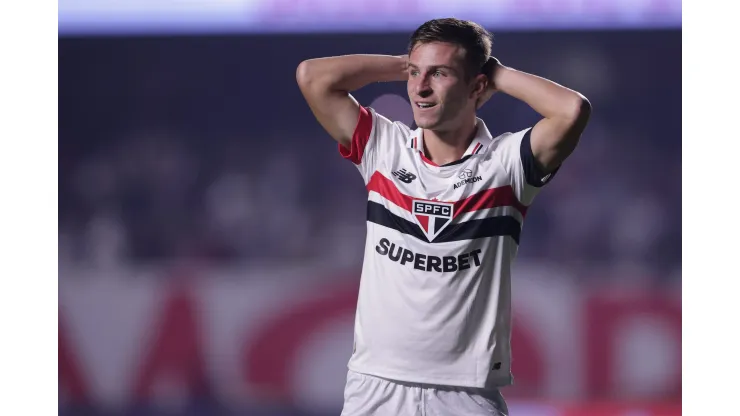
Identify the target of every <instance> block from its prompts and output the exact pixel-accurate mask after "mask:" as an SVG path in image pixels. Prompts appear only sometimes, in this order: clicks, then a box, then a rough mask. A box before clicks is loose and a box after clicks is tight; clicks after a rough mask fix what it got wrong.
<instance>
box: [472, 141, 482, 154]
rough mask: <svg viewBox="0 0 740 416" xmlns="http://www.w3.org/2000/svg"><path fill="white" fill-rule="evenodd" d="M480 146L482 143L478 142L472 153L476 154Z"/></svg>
mask: <svg viewBox="0 0 740 416" xmlns="http://www.w3.org/2000/svg"><path fill="white" fill-rule="evenodd" d="M480 147H481V144H480V143H476V145H475V147H474V148H473V151H472V152H470V153H471V154H475V152H477V151H478V149H480Z"/></svg>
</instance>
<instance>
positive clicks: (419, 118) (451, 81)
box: [407, 42, 485, 131]
mask: <svg viewBox="0 0 740 416" xmlns="http://www.w3.org/2000/svg"><path fill="white" fill-rule="evenodd" d="M484 88H485V85H483V84H482V83H481V82H480V79H479V78H477V77H476V78H474V79H470V80H466V76H465V50H464V49H463V48H462V47H460V46H458V45H453V44H449V43H441V42H433V43H424V44H419V45H417V46H416V47H414V49H413V50H412V51H411V54H410V55H409V80H408V85H407V89H408V94H409V100H410V101H411V107H412V109H413V112H414V121H416V125H417V126H419V127H421V128H424V129H430V130H439V131H443V130H452V129H456V128H457V127H458V126H460V125H461V124H462V123H463V122H465V121H466V120H468V119H470V116H471V114H475V102H476V99H477V98H478V97H479V96H480V95H481V93H482V92H483V89H484Z"/></svg>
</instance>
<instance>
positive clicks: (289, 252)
mask: <svg viewBox="0 0 740 416" xmlns="http://www.w3.org/2000/svg"><path fill="white" fill-rule="evenodd" d="M513 36H514V35H512V38H510V39H509V40H508V41H502V42H501V46H497V47H498V48H499V49H498V50H499V53H501V54H502V56H507V57H510V58H509V59H510V60H512V61H515V62H516V65H517V66H521V67H522V69H524V70H527V71H532V72H534V73H536V74H538V75H541V76H544V77H547V78H550V79H554V80H556V81H558V82H562V83H564V84H565V85H567V86H570V87H571V88H574V89H577V90H579V91H582V92H584V93H585V94H586V95H587V96H588V97H589V99H590V100H591V102H592V104H593V105H594V113H593V116H592V119H591V122H590V124H589V126H588V128H587V130H586V132H585V134H584V136H583V139H582V141H581V143H580V145H579V147H578V149H577V150H576V152H575V153H574V154H573V155H572V156H571V157H570V158H569V159H568V161H567V162H566V164H565V165H564V166H563V168H562V169H561V170H560V172H559V173H558V174H557V175H556V177H555V179H554V180H553V181H552V182H551V183H550V184H549V185H548V186H547V187H546V188H545V189H544V190H543V191H542V192H541V194H540V195H539V196H538V198H537V199H536V200H535V203H534V205H533V206H532V208H531V209H530V211H529V213H528V215H527V220H526V222H525V225H524V230H523V234H522V240H521V242H522V244H521V248H520V252H519V255H520V258H522V259H524V260H522V261H526V259H536V260H542V261H552V262H555V263H558V264H568V265H570V266H574V267H576V266H580V265H583V266H584V267H585V268H586V269H588V268H589V267H591V270H593V268H592V266H594V265H596V266H603V267H605V268H606V269H608V270H611V271H614V270H632V271H645V272H646V273H648V274H651V273H652V274H655V275H659V276H663V277H662V278H668V279H670V278H671V277H670V276H674V274H673V273H674V271H675V270H680V264H681V248H680V241H681V209H680V207H681V179H680V178H681V176H680V170H681V153H680V152H681V147H680V140H681V136H680V135H681V130H680V122H678V119H677V118H676V117H678V115H679V114H680V70H675V63H676V62H678V64H679V65H680V33H679V34H678V35H677V37H676V36H674V34H671V33H660V32H655V33H651V34H650V35H649V36H646V35H645V34H642V33H637V32H635V33H621V34H619V35H610V34H608V33H607V34H599V37H598V38H596V37H595V36H596V35H593V36H594V38H593V39H598V40H589V39H591V38H589V39H586V38H585V37H584V36H579V35H578V34H573V35H569V34H561V35H558V36H555V35H553V36H548V37H542V36H538V35H536V34H533V35H526V34H523V35H519V36H520V37H517V38H515V39H514V38H513ZM405 37H406V35H403V36H399V37H398V39H396V38H391V37H389V38H387V39H386V38H382V39H380V38H373V37H360V36H357V37H356V38H355V40H353V41H352V42H349V41H347V42H345V41H341V42H340V41H339V40H338V41H337V44H336V45H334V46H331V45H330V44H328V43H327V44H326V45H329V46H325V45H324V44H322V43H320V42H316V41H314V40H311V39H307V40H304V39H302V38H297V37H296V38H285V39H283V38H275V39H267V40H259V39H253V38H245V39H238V38H224V39H215V40H208V41H206V40H203V39H199V38H195V39H191V40H177V39H157V40H136V39H131V40H125V39H124V40H120V41H110V40H109V41H106V40H84V41H82V40H78V41H74V42H68V43H63V44H60V47H62V49H60V87H61V89H60V103H62V104H64V105H61V104H60V121H61V122H64V123H65V124H64V126H63V125H62V124H60V132H61V133H60V144H61V146H60V148H61V149H62V153H63V155H60V163H61V165H60V176H59V186H60V202H59V239H60V244H59V248H60V261H62V262H75V263H87V264H95V265H99V266H102V265H116V264H120V263H149V262H158V261H163V260H167V261H170V260H181V259H197V260H199V261H209V260H213V261H217V262H219V263H220V264H227V263H229V262H242V263H243V262H280V263H284V264H288V263H291V262H293V263H296V264H306V262H317V263H326V262H331V264H335V265H337V266H338V267H344V266H346V267H359V265H360V264H361V262H362V255H363V245H364V237H365V205H366V192H365V189H364V186H363V183H362V179H361V177H360V175H359V174H358V173H357V171H356V169H355V168H354V166H352V165H351V164H350V163H349V162H346V161H344V160H342V159H341V158H340V156H339V155H338V153H337V148H336V144H335V143H334V142H333V141H331V140H330V139H329V138H328V137H327V136H326V135H325V134H323V132H322V131H321V130H320V128H319V126H318V124H317V123H316V122H315V121H314V119H313V117H312V116H311V114H310V111H309V110H308V109H307V108H306V106H305V103H304V102H303V101H302V98H301V97H300V95H299V92H298V91H297V88H296V87H295V82H294V71H295V66H296V62H297V61H299V59H300V58H297V57H293V56H287V55H282V54H274V55H271V59H273V60H275V62H276V63H275V65H272V66H264V65H260V66H250V64H249V62H250V61H249V60H248V59H246V58H243V57H242V56H241V55H238V54H236V55H235V54H232V53H228V51H236V50H240V49H243V48H251V49H249V50H253V51H263V52H264V53H271V52H270V51H278V50H281V48H282V49H291V50H297V51H301V50H302V48H304V46H305V45H310V47H311V48H315V50H313V49H312V50H311V51H310V56H320V55H325V54H331V53H336V54H338V53H343V52H345V49H342V48H345V47H346V48H347V50H349V47H348V46H346V45H349V44H351V45H353V46H352V50H358V48H360V49H363V48H365V49H367V50H368V51H372V49H370V46H369V45H376V47H378V48H381V47H382V48H385V49H390V46H392V45H398V44H402V42H403V41H404V39H405ZM676 39H677V40H678V41H676ZM638 40H639V43H636V42H637V41H638ZM327 42H328V41H327ZM599 42H600V43H599ZM304 43H305V45H304ZM384 44H385V45H389V46H384ZM638 44H639V45H640V47H636V46H635V45H638ZM301 45H304V46H301ZM363 45H365V46H363ZM599 45H603V47H600V46H599ZM331 48H334V49H331ZM507 48H508V49H507ZM324 49H326V50H324ZM193 51H197V56H199V58H198V59H194V58H193V53H195V52H193ZM530 51H540V52H539V53H529V52H530ZM255 53H256V52H255ZM163 54H165V55H166V58H163V57H162V56H163ZM550 55H552V56H550ZM625 57H631V58H630V59H629V60H628V59H625ZM556 58H557V59H556ZM653 58H654V59H653ZM630 61H640V62H647V63H649V65H648V64H645V65H637V66H636V65H632V64H631V63H630ZM674 61H675V62H674ZM255 79H256V80H260V82H259V83H254V82H247V81H250V80H255ZM263 80H271V81H269V82H266V81H263ZM62 81H63V82H62ZM676 86H678V87H676ZM403 90H404V89H403V86H400V87H398V88H397V89H395V90H394V89H389V87H385V86H382V85H380V84H377V85H374V86H372V87H368V89H367V91H368V92H361V93H359V95H358V97H359V99H360V101H361V102H363V103H365V104H366V105H372V106H374V107H375V108H376V109H377V110H379V111H380V112H381V113H383V114H384V115H386V116H388V117H389V118H390V119H392V120H400V121H405V122H407V124H408V123H409V122H410V120H409V114H408V112H409V109H408V108H406V109H404V105H405V106H408V104H404V101H403V100H401V99H400V98H398V97H396V98H395V99H394V98H393V97H391V98H390V99H388V97H389V94H388V93H389V92H392V93H393V94H399V95H402V94H403ZM363 91H364V90H363ZM363 94H364V95H363ZM390 95H392V94H390ZM254 97H259V99H257V100H255V99H254ZM378 97H386V98H385V99H378ZM373 100H376V101H373ZM62 111H64V113H62ZM404 111H406V112H405V113H404ZM482 112H483V115H481V117H482V118H484V120H485V121H486V124H487V125H488V127H489V129H490V130H491V132H492V133H493V134H494V135H497V134H500V133H503V132H505V131H515V129H520V128H525V127H528V126H531V125H532V124H533V123H534V122H536V121H537V117H536V115H535V114H534V112H533V111H532V110H531V109H530V108H529V107H527V106H526V105H523V104H521V103H514V102H513V101H511V100H508V97H504V98H500V99H499V98H494V99H493V100H492V101H491V103H490V104H487V106H486V107H484V109H483V110H482ZM273 116H280V117H281V118H280V119H279V120H278V121H275V120H272V119H271V118H272V117H273ZM268 117H270V118H269V119H268ZM270 120H272V121H270ZM134 126H144V127H143V128H141V129H138V130H132V129H133V128H134ZM152 126H154V127H152ZM62 127H64V128H63V129H62ZM62 130H63V131H62ZM617 273H618V272H617ZM630 273H633V272H630ZM633 274H635V273H633ZM636 274H639V273H636Z"/></svg>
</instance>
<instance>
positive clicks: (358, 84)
mask: <svg viewBox="0 0 740 416" xmlns="http://www.w3.org/2000/svg"><path fill="white" fill-rule="evenodd" d="M407 65H408V59H407V57H406V56H405V55H403V56H390V55H344V56H334V57H329V58H317V59H309V60H307V61H303V62H301V64H300V65H298V69H297V71H296V80H297V81H298V86H299V87H300V89H301V92H302V93H303V96H304V97H305V99H306V102H307V103H308V106H309V107H310V108H311V111H312V112H313V114H314V116H315V117H316V120H318V122H319V123H320V124H321V126H322V127H323V128H324V129H325V130H326V131H327V133H329V135H330V136H331V137H333V138H334V140H336V141H337V142H339V144H341V145H342V146H344V147H347V148H348V147H350V142H351V141H352V134H353V133H354V130H355V127H356V126H357V119H358V117H359V111H360V107H359V104H358V103H357V100H355V99H354V97H352V95H350V92H352V91H355V90H358V89H360V88H362V87H364V86H366V85H368V84H371V83H373V82H385V81H405V80H407V79H408V70H407Z"/></svg>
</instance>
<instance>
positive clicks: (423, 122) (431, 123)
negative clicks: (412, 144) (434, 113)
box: [414, 117, 439, 129]
mask: <svg viewBox="0 0 740 416" xmlns="http://www.w3.org/2000/svg"><path fill="white" fill-rule="evenodd" d="M414 122H415V123H416V126H417V127H420V128H422V129H433V128H435V127H437V126H439V120H438V119H437V118H430V117H424V118H417V117H414Z"/></svg>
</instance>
